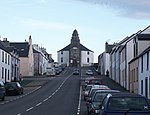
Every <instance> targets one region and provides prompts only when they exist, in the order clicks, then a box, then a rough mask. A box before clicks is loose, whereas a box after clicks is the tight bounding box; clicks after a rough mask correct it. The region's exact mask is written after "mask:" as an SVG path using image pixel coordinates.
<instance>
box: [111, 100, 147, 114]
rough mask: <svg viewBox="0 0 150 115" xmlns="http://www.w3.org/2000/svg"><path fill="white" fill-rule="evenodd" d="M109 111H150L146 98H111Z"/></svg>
mask: <svg viewBox="0 0 150 115" xmlns="http://www.w3.org/2000/svg"><path fill="white" fill-rule="evenodd" d="M108 109H109V110H118V111H120V110H134V111H136V110H137V111H148V110H150V108H149V106H148V103H147V101H146V100H145V98H141V97H132V98H131V97H119V98H111V99H110V101H109V104H108Z"/></svg>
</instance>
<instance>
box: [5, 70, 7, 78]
mask: <svg viewBox="0 0 150 115" xmlns="http://www.w3.org/2000/svg"><path fill="white" fill-rule="evenodd" d="M6 78H7V69H5V80H6Z"/></svg>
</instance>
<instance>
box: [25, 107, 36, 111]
mask: <svg viewBox="0 0 150 115" xmlns="http://www.w3.org/2000/svg"><path fill="white" fill-rule="evenodd" d="M33 108H34V107H30V108H29V109H27V110H26V111H27V112H28V111H30V110H32V109H33Z"/></svg>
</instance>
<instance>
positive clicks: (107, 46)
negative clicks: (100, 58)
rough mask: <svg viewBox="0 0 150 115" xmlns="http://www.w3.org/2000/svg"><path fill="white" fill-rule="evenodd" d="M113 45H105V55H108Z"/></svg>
mask: <svg viewBox="0 0 150 115" xmlns="http://www.w3.org/2000/svg"><path fill="white" fill-rule="evenodd" d="M114 46H115V45H110V44H108V45H106V49H105V50H106V53H110V52H111V51H112V48H113V47H114Z"/></svg>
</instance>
